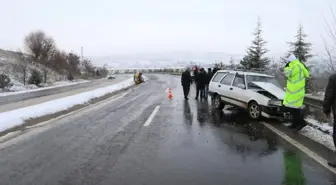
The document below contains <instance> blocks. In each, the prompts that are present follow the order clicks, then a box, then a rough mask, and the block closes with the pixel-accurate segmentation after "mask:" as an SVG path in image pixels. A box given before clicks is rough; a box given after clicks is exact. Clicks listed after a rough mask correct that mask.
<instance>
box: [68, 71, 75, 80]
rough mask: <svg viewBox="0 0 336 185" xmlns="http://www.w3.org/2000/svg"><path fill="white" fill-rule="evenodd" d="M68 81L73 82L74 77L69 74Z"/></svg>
mask: <svg viewBox="0 0 336 185" xmlns="http://www.w3.org/2000/svg"><path fill="white" fill-rule="evenodd" d="M68 80H70V81H72V80H74V76H73V75H72V74H71V73H69V74H68Z"/></svg>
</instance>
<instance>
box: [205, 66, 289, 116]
mask: <svg viewBox="0 0 336 185" xmlns="http://www.w3.org/2000/svg"><path fill="white" fill-rule="evenodd" d="M209 96H211V99H212V102H213V105H214V107H215V108H216V109H218V110H222V109H223V108H224V106H225V105H233V106H235V107H239V108H242V109H244V110H247V112H248V115H249V117H250V118H252V119H259V118H261V117H265V118H285V115H286V114H287V113H286V112H284V111H283V108H282V100H283V99H284V96H285V91H284V90H283V88H282V86H281V85H280V83H279V82H278V81H277V80H276V78H275V77H274V76H271V75H267V74H263V73H261V72H250V71H249V72H247V71H237V70H219V71H217V73H216V74H215V75H214V76H213V77H212V79H211V81H210V84H209Z"/></svg>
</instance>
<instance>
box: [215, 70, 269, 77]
mask: <svg viewBox="0 0 336 185" xmlns="http://www.w3.org/2000/svg"><path fill="white" fill-rule="evenodd" d="M218 72H229V73H240V74H245V75H251V76H265V77H274V76H271V75H267V74H263V73H258V72H248V71H239V70H218V71H217V73H218Z"/></svg>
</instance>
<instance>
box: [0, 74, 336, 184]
mask: <svg viewBox="0 0 336 185" xmlns="http://www.w3.org/2000/svg"><path fill="white" fill-rule="evenodd" d="M150 78H151V81H149V82H147V83H145V84H143V85H141V86H139V87H138V88H137V89H135V90H134V91H133V92H131V93H129V94H128V95H126V96H125V97H123V98H121V99H120V100H116V101H114V102H111V103H109V104H108V105H105V106H103V107H100V108H99V109H96V110H92V111H89V112H86V113H85V114H81V115H78V116H73V117H71V118H67V119H63V120H60V121H58V122H62V123H63V124H59V125H58V126H56V127H53V128H51V129H49V130H46V131H44V132H43V133H40V134H38V135H35V136H33V137H31V138H29V139H27V140H25V141H22V142H18V143H16V144H15V145H12V146H9V147H5V148H3V149H1V150H0V156H1V158H0V184H15V185H21V184H34V185H35V184H36V185H38V184H69V185H77V184H78V185H84V184H98V185H100V184H104V185H105V184H106V185H110V184H122V185H128V184H130V185H131V184H146V185H157V184H161V185H170V184H183V185H189V184H190V185H198V184H202V185H203V184H230V185H240V184H258V185H280V184H286V185H294V184H300V185H301V184H307V185H317V184H318V185H324V184H326V185H327V184H333V181H334V180H335V179H333V175H331V174H329V173H328V171H326V170H324V169H323V168H322V167H320V166H319V165H317V164H316V163H315V162H314V161H312V160H311V159H309V158H308V157H307V156H306V155H304V154H303V153H300V152H299V151H298V150H296V149H295V148H294V147H292V146H290V145H289V144H286V143H285V142H284V141H282V140H281V139H279V138H278V137H277V136H276V135H275V134H274V133H272V132H270V131H268V130H267V129H265V128H264V127H263V126H262V125H261V124H259V123H257V122H251V121H249V120H248V119H247V118H246V116H245V114H244V113H242V112H240V111H237V110H234V109H233V110H225V111H215V110H214V109H212V107H211V102H210V100H209V101H204V100H203V101H200V100H198V101H196V100H194V99H192V98H193V96H194V95H195V90H194V87H192V89H191V94H190V100H189V101H185V100H184V99H183V96H182V88H181V87H180V85H179V84H180V79H179V78H178V77H173V76H151V77H150ZM168 87H170V88H172V91H173V95H174V98H173V100H168V98H167V96H166V93H165V89H166V88H168ZM158 105H160V110H159V111H158V112H157V114H156V115H155V117H154V119H153V120H152V122H151V124H150V125H149V126H148V127H144V126H143V124H144V123H145V122H146V120H147V119H148V117H149V116H150V115H151V113H152V112H153V110H154V109H155V107H156V106H158Z"/></svg>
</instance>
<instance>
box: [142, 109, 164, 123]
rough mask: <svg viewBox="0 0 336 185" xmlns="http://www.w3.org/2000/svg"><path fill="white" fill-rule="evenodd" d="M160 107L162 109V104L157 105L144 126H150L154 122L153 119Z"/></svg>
mask: <svg viewBox="0 0 336 185" xmlns="http://www.w3.org/2000/svg"><path fill="white" fill-rule="evenodd" d="M159 109H160V105H158V106H156V107H155V109H154V110H153V112H152V114H151V115H150V116H149V118H148V119H147V121H146V122H145V124H144V127H147V126H149V125H150V124H151V123H152V121H153V119H154V116H155V114H156V113H157V112H158V111H159Z"/></svg>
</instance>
